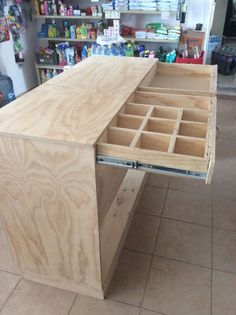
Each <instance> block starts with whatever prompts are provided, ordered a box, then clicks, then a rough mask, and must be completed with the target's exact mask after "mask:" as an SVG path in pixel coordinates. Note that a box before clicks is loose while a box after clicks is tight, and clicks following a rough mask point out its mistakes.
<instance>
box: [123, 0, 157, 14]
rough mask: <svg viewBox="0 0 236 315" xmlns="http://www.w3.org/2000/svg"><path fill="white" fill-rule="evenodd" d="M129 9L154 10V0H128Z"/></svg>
mask: <svg viewBox="0 0 236 315" xmlns="http://www.w3.org/2000/svg"><path fill="white" fill-rule="evenodd" d="M129 10H144V11H156V10H157V1H156V0H129Z"/></svg>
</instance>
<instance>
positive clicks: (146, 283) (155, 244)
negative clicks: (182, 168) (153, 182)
mask: <svg viewBox="0 0 236 315" xmlns="http://www.w3.org/2000/svg"><path fill="white" fill-rule="evenodd" d="M167 191H168V189H167V190H166V194H165V199H164V202H163V206H162V212H161V214H162V213H163V211H164V208H165V204H166V199H167ZM160 227H161V219H160V223H159V226H158V230H157V235H156V239H155V243H154V247H153V248H154V250H153V253H152V258H151V262H150V267H149V271H148V274H147V279H146V282H145V286H144V291H143V297H142V300H141V306H143V302H144V298H145V294H146V291H147V285H148V282H149V279H150V275H151V270H152V265H153V260H154V258H155V257H156V256H155V255H154V252H155V250H156V247H157V241H158V237H159V233H160Z"/></svg>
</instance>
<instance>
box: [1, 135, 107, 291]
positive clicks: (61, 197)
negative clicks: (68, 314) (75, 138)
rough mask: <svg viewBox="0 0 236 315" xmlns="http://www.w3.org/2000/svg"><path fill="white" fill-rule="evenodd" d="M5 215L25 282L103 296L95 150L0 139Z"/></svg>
mask: <svg viewBox="0 0 236 315" xmlns="http://www.w3.org/2000/svg"><path fill="white" fill-rule="evenodd" d="M0 213H1V216H2V219H3V226H4V229H5V231H6V234H7V237H8V240H9V243H10V246H11V249H12V252H13V254H14V258H15V262H16V264H17V266H19V268H20V269H21V271H22V273H23V276H24V277H25V278H27V279H31V280H34V281H37V282H41V283H45V284H48V285H52V286H55V287H59V288H63V289H67V290H72V291H76V292H79V293H83V294H87V295H92V296H97V297H103V292H102V287H101V266H100V255H99V251H100V250H99V229H98V215H97V200H96V177H95V161H94V149H93V148H92V147H87V146H86V147H85V146H81V147H73V146H66V145H62V144H54V143H47V142H39V141H32V140H28V139H27V140H26V139H20V138H13V137H7V136H1V139H0Z"/></svg>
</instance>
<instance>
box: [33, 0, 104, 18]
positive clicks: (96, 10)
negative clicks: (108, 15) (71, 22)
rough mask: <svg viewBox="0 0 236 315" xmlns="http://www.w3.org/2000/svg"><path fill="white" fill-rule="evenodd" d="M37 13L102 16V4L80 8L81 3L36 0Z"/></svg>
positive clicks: (35, 8) (35, 10) (35, 9)
mask: <svg viewBox="0 0 236 315" xmlns="http://www.w3.org/2000/svg"><path fill="white" fill-rule="evenodd" d="M34 12H35V15H53V16H56V15H60V16H80V15H81V16H87V15H89V16H100V17H102V7H101V5H92V6H91V7H88V8H86V9H80V8H79V5H76V6H72V5H69V6H67V5H66V4H65V3H64V1H62V0H38V1H37V0H34Z"/></svg>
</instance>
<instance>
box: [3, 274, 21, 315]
mask: <svg viewBox="0 0 236 315" xmlns="http://www.w3.org/2000/svg"><path fill="white" fill-rule="evenodd" d="M22 279H23V278H20V279H19V280H18V281H17V283H16V285H15V286H14V288H13V289H12V291H11V293H10V294H9V295H8V297H7V299H6V300H5V301H4V303H3V304H2V306H1V307H0V313H1V312H2V310H3V308H4V307H5V306H6V304H7V302H8V301H9V300H10V298H11V297H12V294H13V292H14V291H15V290H16V288H17V287H18V285H19V284H20V282H21V280H22Z"/></svg>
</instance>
